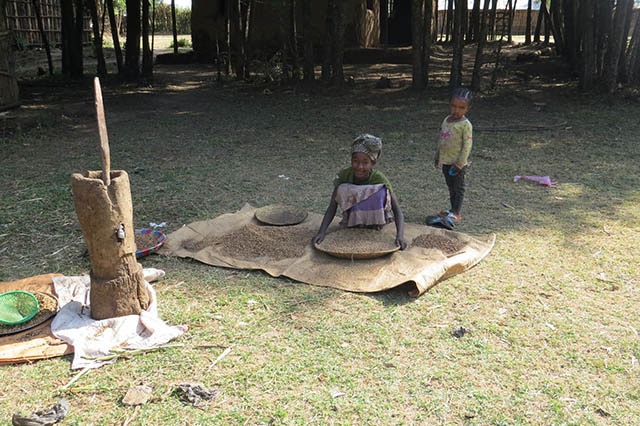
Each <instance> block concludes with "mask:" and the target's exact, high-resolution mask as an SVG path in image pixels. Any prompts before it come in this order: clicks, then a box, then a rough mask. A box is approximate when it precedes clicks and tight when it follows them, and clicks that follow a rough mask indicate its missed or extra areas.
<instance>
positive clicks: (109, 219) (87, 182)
mask: <svg viewBox="0 0 640 426" xmlns="http://www.w3.org/2000/svg"><path fill="white" fill-rule="evenodd" d="M109 175H110V183H109V185H106V184H105V183H104V181H103V179H102V172H101V171H90V172H87V173H85V174H80V173H74V174H73V175H72V176H71V188H72V192H73V202H74V205H75V210H76V214H77V216H78V220H79V222H80V227H81V228H82V234H83V235H84V239H85V241H86V243H87V248H88V251H89V257H90V258H91V274H90V277H91V291H90V293H89V295H90V296H89V297H90V306H91V317H92V318H93V319H96V320H101V319H106V318H113V317H120V316H125V315H138V314H140V313H141V312H142V311H143V310H146V309H147V308H148V307H149V304H150V302H151V300H150V297H149V293H148V291H147V289H146V286H145V282H144V276H143V274H142V266H140V264H139V263H138V262H137V261H136V254H135V253H136V243H135V230H134V227H133V208H132V202H131V192H130V188H129V177H128V175H127V173H126V172H125V171H112V172H110V173H109ZM120 230H122V231H123V232H121V233H119V231H120ZM122 233H123V234H124V235H122Z"/></svg>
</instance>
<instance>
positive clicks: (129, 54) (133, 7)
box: [124, 0, 141, 81]
mask: <svg viewBox="0 0 640 426" xmlns="http://www.w3.org/2000/svg"><path fill="white" fill-rule="evenodd" d="M140 2H141V0H127V41H126V43H127V49H126V50H125V63H124V77H125V78H126V79H127V80H129V81H136V80H137V79H138V77H139V76H140V32H141V28H140V25H141V17H140V13H141V12H140V10H141V4H140Z"/></svg>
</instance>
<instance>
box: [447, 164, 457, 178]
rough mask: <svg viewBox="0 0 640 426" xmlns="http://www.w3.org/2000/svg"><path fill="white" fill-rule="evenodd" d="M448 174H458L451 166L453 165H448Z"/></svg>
mask: <svg viewBox="0 0 640 426" xmlns="http://www.w3.org/2000/svg"><path fill="white" fill-rule="evenodd" d="M448 173H449V176H458V174H457V173H456V169H454V168H453V166H451V167H449V172H448Z"/></svg>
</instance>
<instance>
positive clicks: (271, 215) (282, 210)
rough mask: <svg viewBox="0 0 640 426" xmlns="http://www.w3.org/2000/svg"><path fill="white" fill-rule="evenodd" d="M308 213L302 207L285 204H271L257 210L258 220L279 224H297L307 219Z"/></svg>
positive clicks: (268, 223) (269, 223)
mask: <svg viewBox="0 0 640 426" xmlns="http://www.w3.org/2000/svg"><path fill="white" fill-rule="evenodd" d="M308 214H309V213H308V212H307V211H306V210H305V209H303V208H302V207H298V206H289V205H284V204H271V205H268V206H264V207H260V208H259V209H257V210H256V211H255V217H256V219H258V221H260V222H262V223H265V224H267V225H277V226H286V225H296V224H298V223H300V222H302V221H303V220H305V219H306V218H307V215H308Z"/></svg>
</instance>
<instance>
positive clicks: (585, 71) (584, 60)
mask: <svg viewBox="0 0 640 426" xmlns="http://www.w3.org/2000/svg"><path fill="white" fill-rule="evenodd" d="M595 1H598V0H595ZM593 2H594V0H582V2H581V5H580V12H579V13H580V15H579V17H580V19H579V22H580V27H581V31H580V33H581V36H582V37H581V39H582V43H581V44H582V52H581V61H580V67H579V69H578V86H579V87H580V89H581V90H584V91H587V90H590V89H591V88H592V87H593V81H594V77H595V75H596V71H597V69H596V37H595V28H596V27H595V9H594V5H593Z"/></svg>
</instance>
